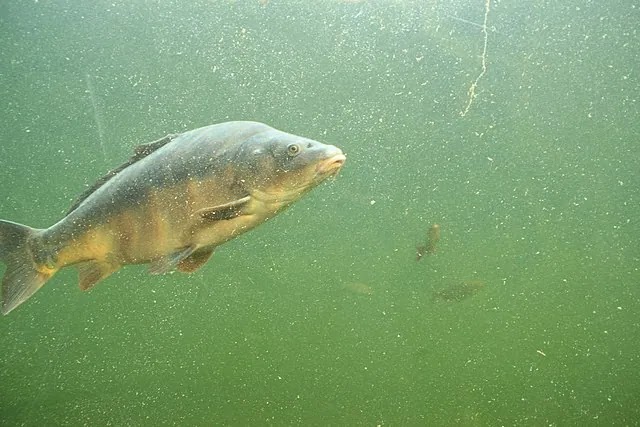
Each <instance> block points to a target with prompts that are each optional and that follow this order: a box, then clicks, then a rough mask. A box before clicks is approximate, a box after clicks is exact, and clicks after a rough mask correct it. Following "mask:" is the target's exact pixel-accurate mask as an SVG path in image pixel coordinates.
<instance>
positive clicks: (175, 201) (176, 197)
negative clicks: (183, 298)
mask: <svg viewBox="0 0 640 427" xmlns="http://www.w3.org/2000/svg"><path fill="white" fill-rule="evenodd" d="M344 161H345V156H344V154H343V153H342V151H341V150H340V149H339V148H337V147H334V146H332V145H325V144H322V143H320V142H317V141H313V140H311V139H307V138H303V137H300V136H296V135H292V134H289V133H285V132H281V131H279V130H276V129H274V128H272V127H269V126H267V125H265V124H262V123H257V122H228V123H221V124H217V125H211V126H206V127H203V128H200V129H195V130H192V131H189V132H185V133H182V134H178V135H169V136H166V137H165V138H162V139H160V140H158V141H155V142H152V143H150V144H146V145H142V146H140V147H138V148H137V149H136V151H135V154H134V156H133V157H132V158H131V159H129V161H128V162H126V163H125V164H123V165H122V166H120V167H119V168H117V169H115V170H113V171H111V172H109V173H108V174H107V175H106V176H105V177H103V178H102V179H100V180H99V181H98V182H97V183H96V184H95V185H94V186H93V187H92V188H90V189H89V190H87V191H86V192H85V193H84V194H82V195H81V196H80V198H79V200H78V201H77V202H76V203H75V204H74V205H73V206H72V207H71V209H70V210H69V212H68V213H67V215H66V216H65V217H64V218H62V220H60V221H59V222H58V223H56V224H54V225H52V226H51V227H49V228H45V229H36V228H30V227H27V226H25V225H21V224H17V223H14V222H10V221H2V220H0V260H1V261H2V262H4V263H5V264H6V265H7V269H6V271H5V273H4V277H3V280H2V313H3V314H7V313H9V312H10V311H11V310H13V309H15V308H16V307H17V306H18V305H20V304H22V303H23V302H24V301H26V300H27V299H28V298H29V297H30V296H31V295H33V294H34V293H35V292H36V291H37V290H38V289H40V288H41V287H42V286H43V285H44V284H45V282H46V281H47V280H49V279H50V278H51V276H53V275H54V274H55V273H56V272H57V271H58V270H60V269H61V268H63V267H66V266H69V265H75V266H76V267H77V269H78V272H79V279H80V288H81V289H82V290H87V289H90V288H92V287H93V286H94V285H95V284H96V283H97V282H99V281H100V280H102V279H104V278H106V277H108V276H109V275H111V274H113V273H114V272H116V271H117V270H119V269H120V268H121V267H122V266H124V265H127V264H142V263H150V267H149V270H150V272H151V273H155V274H160V273H165V272H168V271H171V270H174V269H178V270H180V271H183V272H192V271H195V270H197V269H198V268H200V267H201V266H202V265H203V264H204V263H205V262H206V261H207V260H208V259H209V257H210V256H211V254H212V253H213V250H214V248H215V247H216V246H219V245H220V244H222V243H224V242H226V241H228V240H230V239H233V238H234V237H236V236H238V235H240V234H241V233H244V232H246V231H248V230H250V229H252V228H254V227H256V226H258V225H260V224H261V223H263V222H264V221H266V220H267V219H269V218H271V217H273V216H274V215H276V214H277V213H278V212H280V211H282V209H283V208H285V207H287V206H288V205H290V204H291V203H293V202H295V201H296V200H298V199H299V198H300V197H302V195H304V194H305V193H306V192H307V191H309V190H310V189H312V188H313V187H315V186H316V185H317V184H319V183H320V182H321V181H323V180H324V179H325V178H327V177H329V176H332V175H335V174H336V173H337V172H338V171H339V170H340V168H341V167H342V165H343V163H344Z"/></svg>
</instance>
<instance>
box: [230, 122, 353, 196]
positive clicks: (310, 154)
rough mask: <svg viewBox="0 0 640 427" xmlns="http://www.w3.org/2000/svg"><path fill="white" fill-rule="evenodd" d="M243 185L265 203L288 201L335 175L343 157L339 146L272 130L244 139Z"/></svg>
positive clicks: (341, 164)
mask: <svg viewBox="0 0 640 427" xmlns="http://www.w3.org/2000/svg"><path fill="white" fill-rule="evenodd" d="M243 148H244V149H243V152H244V156H243V157H245V158H243V159H242V162H243V163H244V164H245V165H246V172H245V174H244V176H243V180H244V184H243V185H244V186H245V188H246V189H247V191H248V192H249V193H250V194H252V195H253V196H255V197H257V198H258V199H261V200H263V201H265V202H273V203H278V204H289V203H291V202H294V201H295V200H297V199H299V198H300V197H302V195H304V194H305V193H306V192H307V191H309V190H311V189H312V188H314V187H315V186H317V185H318V184H320V183H321V182H322V181H324V180H325V179H327V178H329V177H331V176H335V175H336V174H337V173H338V172H339V171H340V169H341V168H342V166H343V164H344V162H345V160H346V157H345V155H344V153H343V152H342V150H340V149H339V148H338V147H336V146H333V145H328V144H323V143H321V142H318V141H314V140H312V139H308V138H304V137H300V136H296V135H292V134H288V133H285V132H281V131H278V130H275V129H270V130H268V131H265V132H261V133H259V134H257V135H254V136H252V137H251V138H249V139H247V140H246V141H245V144H244V147H243Z"/></svg>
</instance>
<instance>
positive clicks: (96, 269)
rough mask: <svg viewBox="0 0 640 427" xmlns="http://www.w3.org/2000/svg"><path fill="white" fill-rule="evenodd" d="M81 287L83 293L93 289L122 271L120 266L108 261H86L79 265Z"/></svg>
mask: <svg viewBox="0 0 640 427" xmlns="http://www.w3.org/2000/svg"><path fill="white" fill-rule="evenodd" d="M77 269H78V277H79V279H80V280H79V282H78V283H79V285H80V289H81V290H83V291H88V290H89V289H91V288H93V287H94V286H95V284H96V283H98V282H99V281H101V280H103V279H106V278H107V277H109V276H111V275H112V274H113V273H115V272H116V271H118V270H119V269H120V264H118V263H115V262H108V261H86V262H82V263H80V264H78V265H77Z"/></svg>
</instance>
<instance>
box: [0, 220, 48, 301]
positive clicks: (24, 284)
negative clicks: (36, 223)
mask: <svg viewBox="0 0 640 427" xmlns="http://www.w3.org/2000/svg"><path fill="white" fill-rule="evenodd" d="M41 231H42V230H38V229H35V228H31V227H27V226H26V225H22V224H17V223H15V222H11V221H3V220H0V261H1V262H3V263H4V264H6V265H7V269H6V271H5V272H4V277H3V278H2V308H1V310H0V311H2V314H9V312H11V310H13V309H14V308H16V307H17V306H19V305H20V304H22V303H23V302H25V301H26V300H27V299H29V297H30V296H31V295H33V294H34V293H35V292H36V291H37V290H38V289H40V288H41V287H42V285H44V284H45V282H46V281H47V280H49V278H51V276H53V274H54V273H55V272H56V269H55V268H49V267H48V266H38V265H37V263H36V262H35V260H34V259H33V249H34V246H35V245H37V242H36V240H37V239H33V237H35V236H37V235H38V234H39V233H40V232H41Z"/></svg>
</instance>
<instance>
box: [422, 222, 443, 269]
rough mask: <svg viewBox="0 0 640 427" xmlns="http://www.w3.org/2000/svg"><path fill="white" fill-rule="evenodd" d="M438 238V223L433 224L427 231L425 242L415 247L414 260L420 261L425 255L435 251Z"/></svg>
mask: <svg viewBox="0 0 640 427" xmlns="http://www.w3.org/2000/svg"><path fill="white" fill-rule="evenodd" d="M439 240H440V225H439V224H433V225H431V227H429V231H427V241H426V244H424V245H421V246H418V247H417V248H416V261H420V259H422V257H423V256H425V255H433V254H434V253H435V252H436V245H437V244H438V241H439Z"/></svg>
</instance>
